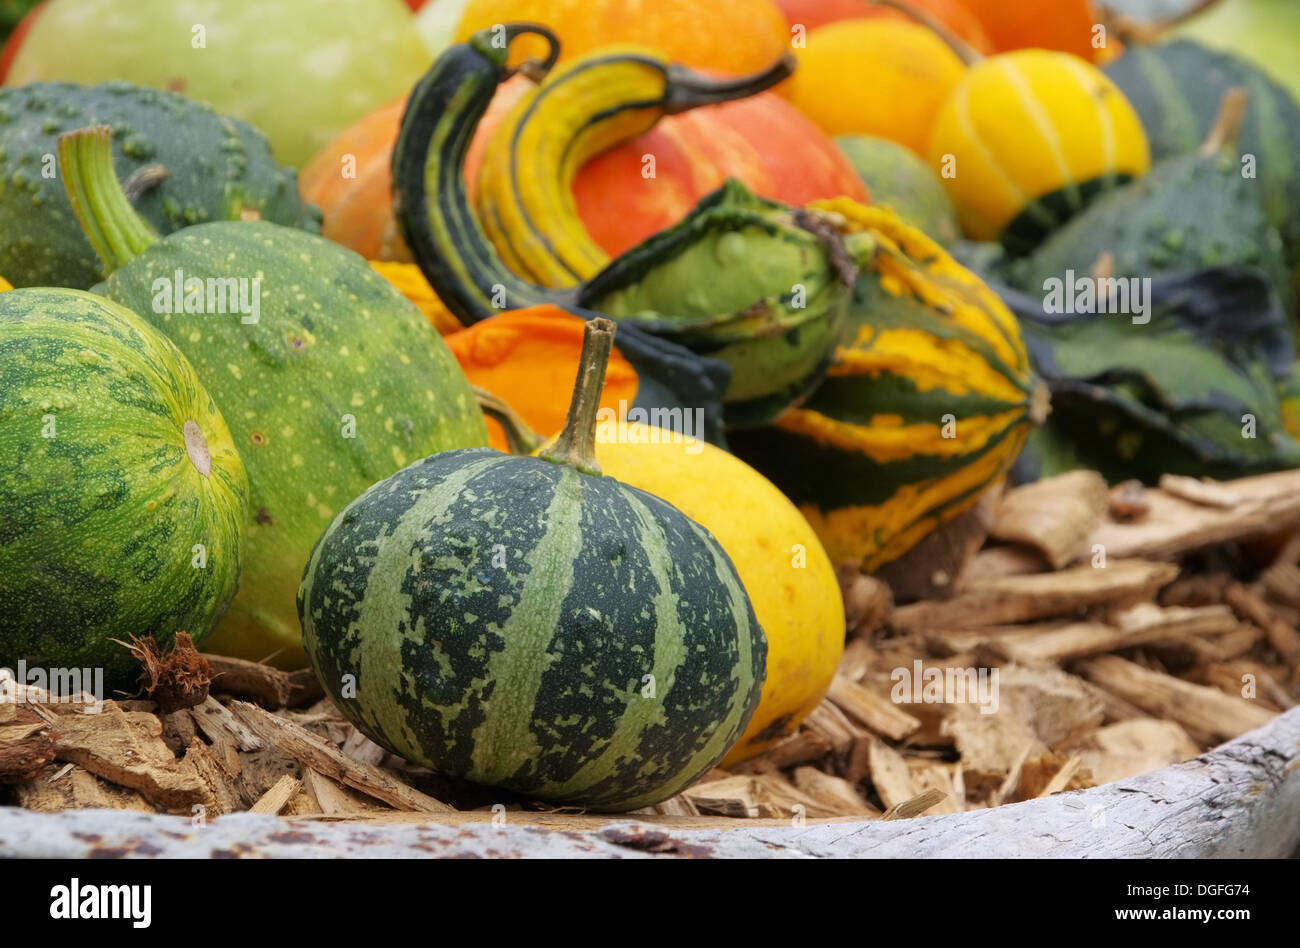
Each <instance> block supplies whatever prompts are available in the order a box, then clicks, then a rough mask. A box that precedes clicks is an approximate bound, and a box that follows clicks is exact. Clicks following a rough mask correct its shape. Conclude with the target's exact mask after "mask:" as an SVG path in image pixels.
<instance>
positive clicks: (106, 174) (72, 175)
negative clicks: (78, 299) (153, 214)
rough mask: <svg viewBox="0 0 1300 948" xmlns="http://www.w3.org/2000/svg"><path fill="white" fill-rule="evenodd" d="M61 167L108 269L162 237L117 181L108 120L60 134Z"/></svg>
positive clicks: (83, 226)
mask: <svg viewBox="0 0 1300 948" xmlns="http://www.w3.org/2000/svg"><path fill="white" fill-rule="evenodd" d="M59 170H60V172H61V173H62V174H63V186H64V188H66V189H67V192H68V200H69V201H71V202H72V210H73V213H75V214H76V215H77V221H78V222H79V223H80V224H81V229H82V230H83V231H84V232H85V234H86V237H87V238H88V239H89V240H90V245H91V246H92V247H94V248H95V253H97V254H98V255H99V259H100V260H102V261H103V262H104V269H105V270H107V271H108V272H109V273H112V272H113V271H114V270H117V269H120V268H121V267H122V266H123V265H124V264H126V263H128V262H129V261H131V260H133V259H135V258H136V257H138V256H139V255H140V254H142V253H144V251H146V250H147V249H149V247H151V246H152V245H153V244H155V243H156V242H157V241H158V234H157V233H155V232H154V229H153V228H152V227H150V226H149V222H148V221H146V220H145V219H144V218H143V217H141V216H140V215H139V214H138V213H137V212H136V210H135V208H133V207H132V206H131V202H130V201H129V200H128V199H127V196H126V193H125V192H124V191H123V190H122V186H121V185H120V184H119V183H118V181H117V175H116V174H115V173H114V171H113V145H112V133H111V130H110V129H109V127H108V126H107V125H95V126H92V127H90V128H83V129H81V130H80V131H77V132H68V133H67V134H66V135H60V136H59Z"/></svg>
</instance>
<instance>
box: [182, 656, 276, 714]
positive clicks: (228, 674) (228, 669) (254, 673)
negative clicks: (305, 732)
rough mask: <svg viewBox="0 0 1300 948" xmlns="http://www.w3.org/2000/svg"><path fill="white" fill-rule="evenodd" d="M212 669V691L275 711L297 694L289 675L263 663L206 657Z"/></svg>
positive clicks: (222, 657) (227, 657)
mask: <svg viewBox="0 0 1300 948" xmlns="http://www.w3.org/2000/svg"><path fill="white" fill-rule="evenodd" d="M203 657H204V658H205V659H207V662H208V665H209V667H210V668H211V669H212V690H213V691H216V692H220V693H223V694H231V695H238V696H239V697H241V698H251V699H252V700H253V701H255V702H257V703H258V704H260V705H262V707H264V708H270V709H271V710H272V711H275V710H278V709H280V708H283V707H286V706H287V705H288V704H289V696H290V694H291V693H292V691H293V684H292V680H291V679H290V677H289V674H288V672H283V671H281V670H280V669H278V668H273V667H271V666H270V665H264V664H262V663H261V662H250V661H247V660H245V659H242V658H231V657H229V656H226V655H209V654H207V653H204V655H203Z"/></svg>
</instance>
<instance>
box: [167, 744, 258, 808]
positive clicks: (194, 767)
mask: <svg viewBox="0 0 1300 948" xmlns="http://www.w3.org/2000/svg"><path fill="white" fill-rule="evenodd" d="M232 764H233V768H232ZM180 769H181V771H182V772H186V773H192V774H194V776H195V777H196V778H198V779H199V780H200V781H202V782H203V784H204V785H205V786H206V787H207V788H208V791H209V793H210V794H211V795H212V806H211V812H210V813H209V814H208V815H209V816H220V815H222V814H224V813H235V812H237V811H239V810H241V809H243V800H242V799H241V798H240V794H239V785H238V779H239V769H240V768H239V758H238V756H235V757H234V760H233V761H230V760H222V759H220V758H218V757H217V755H216V754H214V753H213V751H212V749H211V748H210V747H208V745H207V744H204V743H203V741H202V739H201V738H199V737H195V738H193V739H192V740H191V741H190V745H189V747H188V748H187V749H186V751H185V756H184V757H183V758H181V761H180Z"/></svg>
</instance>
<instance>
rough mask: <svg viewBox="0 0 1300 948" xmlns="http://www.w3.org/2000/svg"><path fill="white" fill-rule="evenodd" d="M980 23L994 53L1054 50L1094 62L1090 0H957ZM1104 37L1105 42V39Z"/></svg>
mask: <svg viewBox="0 0 1300 948" xmlns="http://www.w3.org/2000/svg"><path fill="white" fill-rule="evenodd" d="M961 2H962V3H963V4H964V5H965V7H966V9H968V10H969V11H970V12H971V13H973V14H975V16H976V17H977V18H978V19H979V21H980V23H981V24H983V26H984V32H985V33H987V34H988V36H989V39H991V40H992V41H993V48H994V50H995V51H996V52H999V53H1001V52H1006V51H1008V50H1012V49H1055V50H1060V51H1062V52H1066V53H1074V54H1075V55H1076V56H1080V57H1082V58H1083V59H1086V60H1087V61H1088V62H1096V61H1097V58H1098V56H1099V55H1100V54H1102V53H1104V52H1105V49H1104V48H1103V49H1097V48H1094V47H1093V29H1094V27H1095V26H1096V25H1097V23H1098V19H1097V11H1096V10H1095V9H1093V5H1092V0H961ZM1109 41H1110V40H1109V38H1107V42H1109Z"/></svg>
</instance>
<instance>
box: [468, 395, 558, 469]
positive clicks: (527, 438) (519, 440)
mask: <svg viewBox="0 0 1300 948" xmlns="http://www.w3.org/2000/svg"><path fill="white" fill-rule="evenodd" d="M470 388H471V390H472V391H473V392H474V399H475V401H477V402H478V407H479V411H481V412H483V414H485V415H487V417H489V418H491V419H492V420H493V421H495V422H497V424H499V425H500V426H501V428H502V429H503V430H504V431H505V433H506V446H507V447H509V448H510V453H511V454H523V455H529V454H532V453H533V452H534V451H536V450H537V449H538V448H540V447H541V446H542V445H543V444H545V443H546V439H545V438H543V437H542V436H541V435H539V434H538V433H537V432H536V431H534V430H533V429H532V428H529V427H528V423H527V422H525V421H524V420H523V419H522V418H520V417H519V415H518V414H517V413H516V412H515V410H514V409H513V408H511V407H510V406H509V405H507V404H506V403H505V402H504V401H503V400H502V399H500V398H497V397H496V396H495V395H493V394H492V393H491V392H489V391H488V390H487V389H485V388H480V387H479V386H477V385H473V386H470Z"/></svg>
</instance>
